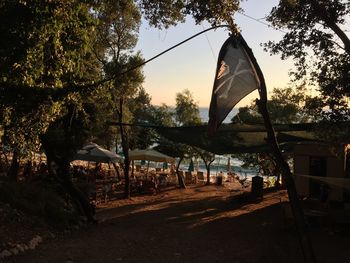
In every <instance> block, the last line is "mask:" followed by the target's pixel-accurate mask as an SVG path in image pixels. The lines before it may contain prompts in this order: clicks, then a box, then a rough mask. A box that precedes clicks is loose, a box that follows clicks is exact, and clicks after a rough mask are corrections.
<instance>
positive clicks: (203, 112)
mask: <svg viewBox="0 0 350 263" xmlns="http://www.w3.org/2000/svg"><path fill="white" fill-rule="evenodd" d="M237 113H238V109H236V108H233V109H232V110H231V111H230V113H229V114H228V115H227V117H226V119H225V120H224V123H230V122H231V119H232V117H233V116H235V115H236V114H237ZM199 114H200V116H201V119H202V122H208V121H209V108H208V107H200V108H199Z"/></svg>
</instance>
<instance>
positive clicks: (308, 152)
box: [293, 142, 350, 202]
mask: <svg viewBox="0 0 350 263" xmlns="http://www.w3.org/2000/svg"><path fill="white" fill-rule="evenodd" d="M349 150H350V145H349V144H338V145H332V144H327V143H320V142H303V143H299V144H297V145H296V146H295V147H294V150H293V159H294V174H295V184H296V188H297V192H298V195H299V196H302V197H310V198H314V199H320V200H321V199H323V198H326V199H328V200H329V201H336V202H343V201H345V200H344V199H348V196H347V195H348V192H349V190H348V188H349V182H350V178H349V172H350V167H347V166H350V164H349V155H350V154H349ZM347 164H348V165H347ZM325 195H326V197H325ZM321 201H325V200H321ZM346 201H348V200H346Z"/></svg>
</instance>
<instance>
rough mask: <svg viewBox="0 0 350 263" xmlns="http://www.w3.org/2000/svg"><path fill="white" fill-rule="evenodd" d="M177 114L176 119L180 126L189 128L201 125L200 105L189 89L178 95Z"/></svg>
mask: <svg viewBox="0 0 350 263" xmlns="http://www.w3.org/2000/svg"><path fill="white" fill-rule="evenodd" d="M175 114H176V115H175V119H176V121H177V123H178V124H180V125H185V126H189V125H198V124H200V123H201V118H200V114H199V107H198V104H197V103H196V102H195V101H194V99H193V96H192V94H191V92H190V91H189V90H188V89H185V90H184V91H182V92H181V93H177V94H176V107H175Z"/></svg>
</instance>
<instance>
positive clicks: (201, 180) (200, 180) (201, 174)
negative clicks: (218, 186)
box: [197, 171, 205, 182]
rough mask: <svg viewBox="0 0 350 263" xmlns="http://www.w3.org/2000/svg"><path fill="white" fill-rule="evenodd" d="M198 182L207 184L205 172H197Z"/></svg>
mask: <svg viewBox="0 0 350 263" xmlns="http://www.w3.org/2000/svg"><path fill="white" fill-rule="evenodd" d="M197 180H198V181H199V182H205V178H204V173H203V172H200V171H198V172H197Z"/></svg>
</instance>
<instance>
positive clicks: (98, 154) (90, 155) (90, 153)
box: [74, 143, 120, 163]
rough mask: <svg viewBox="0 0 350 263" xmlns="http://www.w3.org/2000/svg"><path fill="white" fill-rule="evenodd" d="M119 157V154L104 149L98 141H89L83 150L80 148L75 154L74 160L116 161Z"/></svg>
mask: <svg viewBox="0 0 350 263" xmlns="http://www.w3.org/2000/svg"><path fill="white" fill-rule="evenodd" d="M118 159H120V156H119V155H117V154H115V153H113V152H111V151H108V150H106V149H103V148H102V147H101V146H99V145H97V144H96V143H89V144H88V145H86V146H84V147H83V148H82V149H81V150H79V151H78V152H77V154H76V155H75V156H74V160H83V161H90V162H97V163H110V162H116V161H117V160H118Z"/></svg>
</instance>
